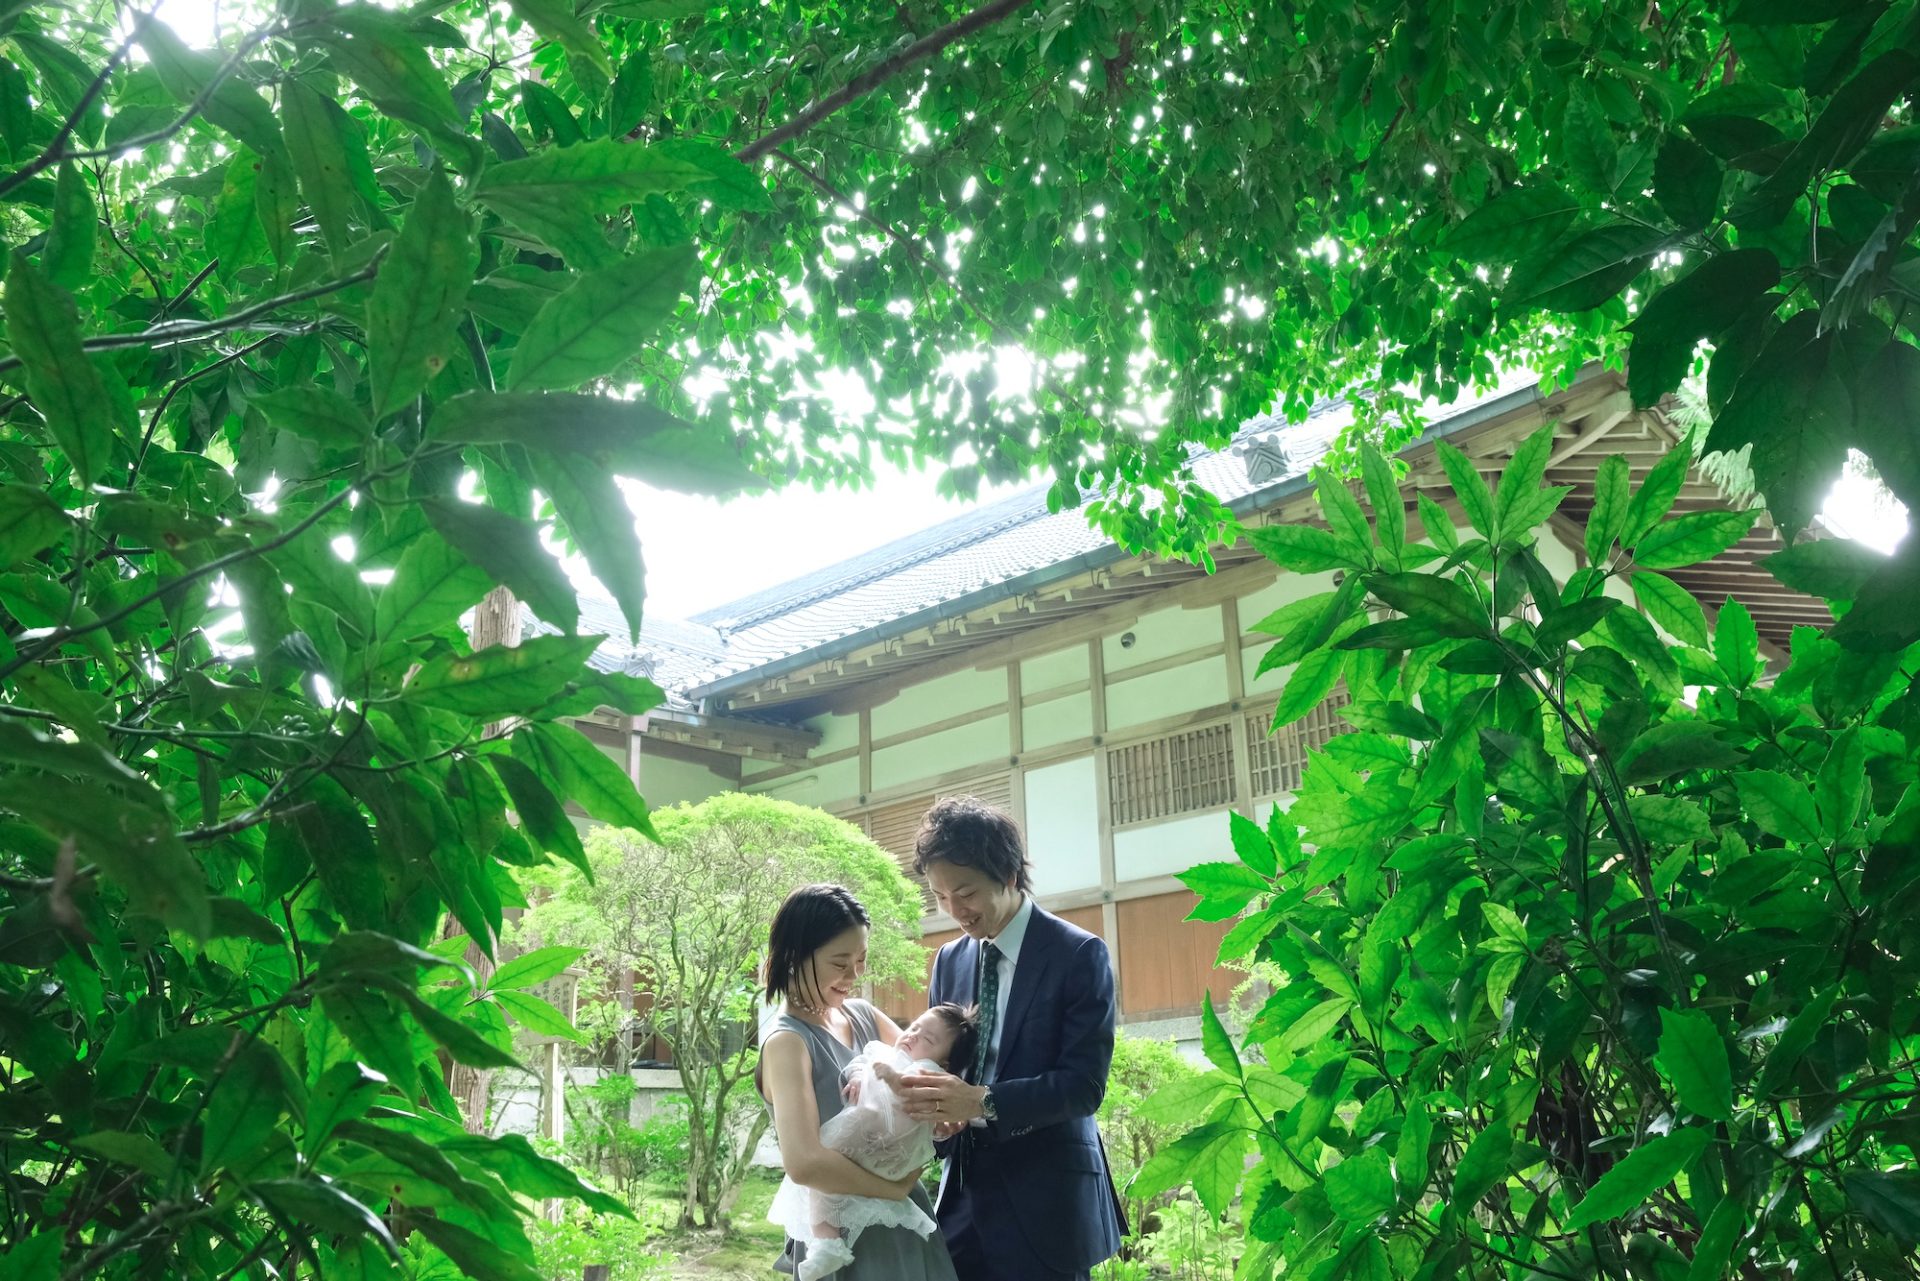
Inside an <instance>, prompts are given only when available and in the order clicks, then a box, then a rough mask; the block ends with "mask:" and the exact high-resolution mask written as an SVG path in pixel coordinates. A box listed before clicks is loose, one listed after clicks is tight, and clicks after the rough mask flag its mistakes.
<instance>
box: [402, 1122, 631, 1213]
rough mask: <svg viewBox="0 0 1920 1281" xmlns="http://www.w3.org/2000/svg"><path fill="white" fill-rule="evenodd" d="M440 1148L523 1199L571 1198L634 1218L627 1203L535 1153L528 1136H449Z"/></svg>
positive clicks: (608, 1211)
mask: <svg viewBox="0 0 1920 1281" xmlns="http://www.w3.org/2000/svg"><path fill="white" fill-rule="evenodd" d="M438 1145H439V1147H440V1149H441V1151H443V1152H446V1153H447V1154H448V1155H449V1156H453V1157H456V1158H458V1159H459V1160H461V1161H463V1162H465V1163H467V1164H468V1165H471V1166H477V1167H478V1168H480V1169H483V1170H488V1171H491V1172H492V1173H494V1174H496V1175H498V1176H499V1177H500V1181H501V1182H502V1183H504V1184H506V1185H507V1186H508V1187H510V1188H512V1189H513V1190H514V1191H515V1192H517V1193H519V1194H520V1195H521V1196H527V1197H569V1198H572V1199H573V1200H577V1201H581V1202H584V1203H585V1204H586V1205H587V1206H588V1207H590V1208H591V1209H594V1210H597V1211H599V1212H600V1213H601V1214H615V1215H619V1216H621V1217H622V1218H628V1219H631V1218H633V1217H634V1213H633V1211H632V1209H630V1208H629V1207H628V1206H627V1204H626V1203H625V1202H624V1201H621V1200H620V1199H619V1198H617V1197H612V1196H608V1195H607V1194H606V1193H605V1192H602V1191H600V1190H599V1189H598V1188H595V1187H594V1186H593V1185H591V1184H589V1183H587V1182H585V1181H583V1180H582V1179H581V1178H580V1176H579V1175H577V1174H575V1173H574V1172H573V1171H572V1170H569V1169H568V1168H567V1167H566V1166H564V1165H562V1164H560V1163H559V1162H558V1161H554V1160H550V1159H548V1158H547V1157H544V1156H541V1155H540V1154H539V1153H538V1152H535V1151H534V1149H533V1145H532V1144H531V1143H529V1142H527V1139H526V1136H525V1135H521V1134H502V1135H499V1136H497V1137H488V1136H485V1135H477V1134H459V1135H448V1136H447V1137H445V1138H443V1139H440V1140H439V1141H438Z"/></svg>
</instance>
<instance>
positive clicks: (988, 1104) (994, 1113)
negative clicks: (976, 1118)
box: [980, 1086, 1000, 1121]
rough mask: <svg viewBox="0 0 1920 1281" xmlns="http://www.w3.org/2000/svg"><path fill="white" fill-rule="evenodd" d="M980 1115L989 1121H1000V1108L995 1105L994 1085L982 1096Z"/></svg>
mask: <svg viewBox="0 0 1920 1281" xmlns="http://www.w3.org/2000/svg"><path fill="white" fill-rule="evenodd" d="M980 1115H981V1116H983V1117H985V1118H986V1119H987V1120H989V1121H998V1120H999V1119H1000V1109H999V1108H997V1107H995V1106H994V1105H993V1087H992V1086H988V1087H987V1092H986V1093H985V1094H983V1095H981V1096H980Z"/></svg>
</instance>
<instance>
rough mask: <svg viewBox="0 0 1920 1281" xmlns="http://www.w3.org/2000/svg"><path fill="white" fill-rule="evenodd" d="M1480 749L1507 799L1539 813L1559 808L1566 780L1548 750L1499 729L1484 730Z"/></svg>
mask: <svg viewBox="0 0 1920 1281" xmlns="http://www.w3.org/2000/svg"><path fill="white" fill-rule="evenodd" d="M1480 745H1481V754H1482V755H1483V756H1485V758H1486V761H1487V766H1488V768H1489V769H1490V770H1491V771H1492V773H1493V778H1494V782H1495V784H1496V785H1497V786H1498V788H1499V790H1500V792H1501V793H1502V794H1503V795H1506V796H1510V797H1511V798H1512V799H1513V800H1515V801H1517V802H1520V803H1522V804H1524V805H1526V806H1527V807H1528V808H1530V809H1533V810H1535V811H1540V810H1551V809H1555V808H1558V806H1559V805H1560V801H1561V795H1562V790H1563V788H1564V787H1565V780H1564V779H1562V778H1561V776H1560V767H1559V766H1557V765H1555V764H1554V762H1553V758H1552V757H1551V756H1548V755H1547V751H1546V749H1545V748H1544V747H1542V746H1540V744H1538V743H1536V742H1534V741H1533V740H1532V739H1530V738H1521V737H1520V736H1519V735H1517V734H1509V733H1507V732H1506V731H1504V730H1497V729H1483V730H1481V731H1480Z"/></svg>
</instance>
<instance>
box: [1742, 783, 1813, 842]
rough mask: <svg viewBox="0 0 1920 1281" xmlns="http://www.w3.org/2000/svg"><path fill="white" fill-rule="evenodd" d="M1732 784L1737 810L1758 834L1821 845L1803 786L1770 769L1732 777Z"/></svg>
mask: <svg viewBox="0 0 1920 1281" xmlns="http://www.w3.org/2000/svg"><path fill="white" fill-rule="evenodd" d="M1733 784H1734V787H1735V788H1736V789H1737V790H1738V791H1739V793H1740V807H1741V808H1742V809H1743V810H1745V811H1746V813H1747V816H1748V817H1749V818H1751V819H1752V820H1753V821H1754V822H1755V823H1756V824H1757V825H1758V826H1759V828H1760V830H1761V831H1763V832H1766V833H1768V834H1769V835H1772V836H1777V837H1779V838H1780V839H1781V840H1783V841H1790V842H1794V843H1798V844H1803V845H1818V844H1820V842H1821V833H1822V829H1821V826H1820V815H1819V813H1818V812H1817V811H1816V810H1815V809H1814V806H1813V796H1812V794H1811V793H1809V792H1808V791H1807V786H1806V784H1805V783H1802V782H1801V781H1800V780H1799V779H1796V778H1792V777H1789V776H1788V775H1786V774H1780V773H1776V772H1775V771H1773V770H1752V771H1749V772H1746V773H1741V774H1736V775H1734V779H1733Z"/></svg>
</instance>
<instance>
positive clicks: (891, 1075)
mask: <svg viewBox="0 0 1920 1281" xmlns="http://www.w3.org/2000/svg"><path fill="white" fill-rule="evenodd" d="M873 1074H874V1075H875V1076H877V1077H879V1078H880V1079H881V1080H882V1081H885V1082H886V1083H887V1088H888V1089H890V1090H892V1091H893V1092H894V1093H895V1094H898V1093H900V1082H901V1081H902V1080H903V1079H904V1078H903V1077H902V1076H901V1075H900V1071H899V1069H898V1068H895V1067H893V1066H892V1065H890V1064H886V1063H876V1064H874V1065H873Z"/></svg>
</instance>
